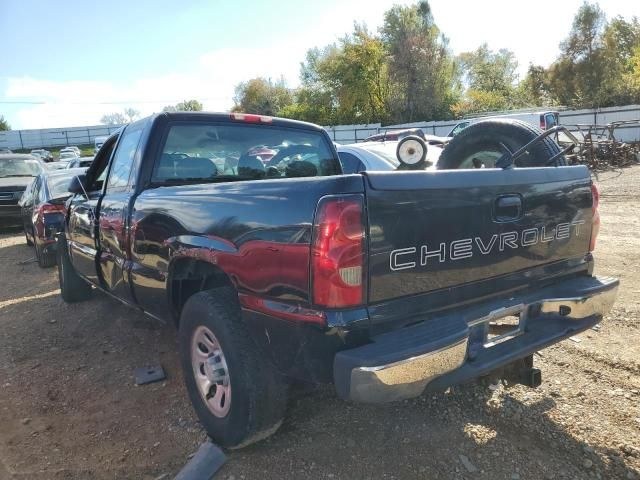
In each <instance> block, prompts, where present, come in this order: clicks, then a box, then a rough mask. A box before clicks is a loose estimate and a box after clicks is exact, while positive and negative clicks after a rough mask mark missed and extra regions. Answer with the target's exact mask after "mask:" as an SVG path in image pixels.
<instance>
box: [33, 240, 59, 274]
mask: <svg viewBox="0 0 640 480" xmlns="http://www.w3.org/2000/svg"><path fill="white" fill-rule="evenodd" d="M35 246H36V259H37V260H38V266H39V267H40V268H49V267H53V266H54V265H55V264H56V253H55V252H47V253H45V252H43V251H42V248H40V246H39V245H38V242H36V244H35Z"/></svg>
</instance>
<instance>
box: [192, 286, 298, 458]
mask: <svg viewBox="0 0 640 480" xmlns="http://www.w3.org/2000/svg"><path fill="white" fill-rule="evenodd" d="M179 344H180V358H181V363H182V369H183V372H184V377H185V384H186V387H187V392H188V393H189V397H190V398H191V403H192V404H193V407H194V409H195V411H196V413H197V415H198V418H199V419H200V421H201V422H202V424H203V426H204V427H205V430H206V431H207V433H208V434H209V436H210V437H211V438H212V439H213V440H214V441H215V442H216V443H217V444H219V445H221V446H223V447H227V448H240V447H243V446H246V445H248V444H250V443H253V442H256V441H259V440H262V439H263V438H266V437H268V436H269V435H271V434H272V433H274V432H275V431H276V430H277V429H278V427H279V426H280V424H281V423H282V419H283V417H284V412H285V407H286V400H287V384H286V382H285V381H284V379H283V378H282V377H281V376H280V374H279V373H278V372H277V371H276V369H275V367H274V366H273V364H272V363H271V361H270V360H269V359H267V358H265V357H264V356H263V355H262V354H261V353H260V351H259V350H258V346H257V345H256V344H255V342H254V341H253V340H252V338H251V335H250V334H249V331H248V330H247V329H246V327H245V325H244V323H243V320H242V318H241V314H240V305H239V302H238V295H237V293H236V291H235V290H234V289H233V288H232V287H220V288H215V289H212V290H207V291H204V292H199V293H196V294H195V295H192V296H191V297H190V298H189V299H188V300H187V302H186V303H185V305H184V307H183V309H182V313H181V315H180V325H179Z"/></svg>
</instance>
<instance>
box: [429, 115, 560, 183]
mask: <svg viewBox="0 0 640 480" xmlns="http://www.w3.org/2000/svg"><path fill="white" fill-rule="evenodd" d="M541 133H542V131H541V130H540V129H538V128H536V127H533V126H531V125H529V124H527V123H524V122H521V121H518V120H506V119H492V120H482V121H479V122H477V123H473V124H471V125H469V126H468V127H467V128H465V129H464V130H462V131H461V132H460V133H459V134H458V135H456V136H455V137H453V139H452V140H451V141H450V142H449V143H448V144H447V145H446V146H445V148H444V150H443V151H442V154H441V155H440V159H439V160H438V169H442V170H450V169H457V168H474V163H475V167H476V168H478V167H480V166H481V163H482V161H481V157H482V152H497V153H502V152H503V149H502V147H501V146H500V144H501V143H502V144H503V145H504V146H506V147H507V148H508V149H509V150H510V151H511V152H512V153H513V152H515V151H516V150H519V149H520V148H522V147H523V146H525V145H526V144H527V143H529V142H530V141H531V140H533V139H534V138H536V137H537V136H538V135H540V134H541ZM559 152H560V147H559V146H558V144H557V143H556V142H554V141H553V140H552V139H551V138H550V137H546V138H544V139H543V140H542V141H540V142H539V143H537V144H535V145H534V146H533V147H532V148H531V149H530V151H528V152H527V153H525V154H524V155H522V156H521V157H519V158H517V159H516V161H515V162H514V167H544V166H561V165H566V164H567V160H566V159H565V157H564V155H561V156H560V157H558V158H557V159H556V160H555V161H554V163H553V165H548V161H549V159H550V158H551V157H553V156H554V155H556V154H557V153H559ZM476 155H477V156H476ZM474 158H475V159H476V162H473V159H474ZM485 166H487V167H493V166H494V165H485Z"/></svg>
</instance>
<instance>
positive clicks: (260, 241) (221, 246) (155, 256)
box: [131, 175, 363, 318]
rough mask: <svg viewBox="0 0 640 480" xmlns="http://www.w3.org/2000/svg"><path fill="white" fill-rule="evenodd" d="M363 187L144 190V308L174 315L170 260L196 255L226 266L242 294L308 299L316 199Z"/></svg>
mask: <svg viewBox="0 0 640 480" xmlns="http://www.w3.org/2000/svg"><path fill="white" fill-rule="evenodd" d="M362 191H363V179H362V176H360V175H345V176H334V177H324V178H307V179H305V178H297V179H283V180H261V181H247V182H234V183H219V184H211V185H194V186H179V187H162V188H155V189H151V190H146V191H144V192H142V193H141V194H140V196H138V198H137V199H136V201H135V210H134V213H133V221H132V236H133V239H134V240H133V248H132V267H131V268H132V270H131V278H132V283H133V286H134V293H135V295H136V298H137V299H138V302H139V303H140V305H141V306H142V307H143V308H144V309H145V310H148V311H150V312H151V313H153V314H155V315H157V316H160V317H163V318H166V317H168V316H169V311H170V309H169V308H168V305H167V291H168V285H167V278H168V274H169V265H170V263H171V261H172V259H174V258H177V257H191V258H194V259H200V260H203V261H206V262H208V263H210V264H212V265H215V266H217V267H218V268H220V269H221V270H222V271H224V273H225V274H226V275H227V276H228V277H229V278H230V279H231V281H232V282H233V283H234V284H235V285H236V286H237V288H238V290H239V292H240V293H250V294H254V295H258V296H260V297H262V298H272V299H276V298H277V299H279V300H283V301H290V302H294V303H295V302H299V303H305V304H306V303H308V302H309V254H310V241H311V226H312V223H313V216H314V212H315V209H316V206H317V203H318V200H319V199H320V198H321V197H322V196H324V195H331V194H341V193H358V192H362Z"/></svg>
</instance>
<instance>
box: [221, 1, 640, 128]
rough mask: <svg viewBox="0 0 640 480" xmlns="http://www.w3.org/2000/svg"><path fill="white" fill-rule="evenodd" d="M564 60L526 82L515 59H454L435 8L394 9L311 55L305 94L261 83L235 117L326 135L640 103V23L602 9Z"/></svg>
mask: <svg viewBox="0 0 640 480" xmlns="http://www.w3.org/2000/svg"><path fill="white" fill-rule="evenodd" d="M559 47H560V48H559V50H560V51H559V55H558V57H557V58H556V60H555V61H554V62H553V63H552V64H551V65H550V66H549V67H548V68H545V67H543V66H540V65H529V68H528V71H527V74H526V75H525V77H524V78H523V79H519V78H518V74H517V69H518V62H517V59H516V58H515V55H514V53H513V52H511V51H509V50H508V49H500V50H497V51H493V50H491V49H490V48H489V47H488V46H487V44H483V45H480V46H479V47H478V48H477V49H476V50H474V51H471V52H464V53H461V54H460V55H454V54H453V53H452V51H451V49H450V48H449V41H448V39H447V37H446V35H445V34H444V33H443V32H442V31H441V30H440V29H439V28H438V26H437V24H436V22H435V19H434V17H433V14H432V11H431V8H430V6H429V3H428V1H427V0H422V1H420V2H418V3H417V4H414V5H410V6H398V5H396V6H394V7H392V8H391V9H390V10H388V11H387V12H386V13H385V14H384V21H383V24H382V27H381V28H380V29H379V31H378V32H377V33H373V32H371V31H369V30H368V29H367V28H366V26H364V25H359V24H355V25H354V29H353V32H351V33H348V34H346V35H345V36H344V37H343V38H342V39H340V40H339V41H338V42H337V43H334V44H331V45H327V46H325V47H322V48H312V49H310V50H309V51H307V54H306V58H305V59H304V61H303V62H302V63H301V68H300V87H298V88H296V89H291V88H288V86H287V85H286V83H285V81H284V80H283V79H280V80H277V81H272V80H271V79H266V78H253V79H250V80H247V81H245V82H241V83H240V84H238V85H237V86H236V89H235V96H234V107H233V109H234V111H243V112H251V113H261V114H264V115H275V116H281V117H288V118H294V119H299V120H305V121H309V122H313V123H318V124H321V125H338V124H358V123H377V122H380V123H383V124H389V123H404V122H413V121H429V120H444V119H450V118H459V117H462V116H464V115H467V114H473V113H480V112H486V111H494V110H506V109H515V108H524V107H542V106H560V105H561V106H566V107H570V108H599V107H609V106H615V105H625V104H630V103H640V23H639V22H638V19H637V18H636V17H633V18H632V19H630V20H627V19H625V18H623V17H620V16H618V17H615V18H613V19H611V20H608V19H607V18H606V16H605V14H604V12H603V11H602V10H601V9H600V7H599V6H598V4H597V3H587V2H585V3H584V4H583V5H582V6H581V7H580V8H579V10H578V11H577V13H576V15H575V17H574V19H573V23H572V25H571V28H570V30H569V33H568V35H567V37H566V38H565V40H564V41H562V43H561V44H560V46H559Z"/></svg>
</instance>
